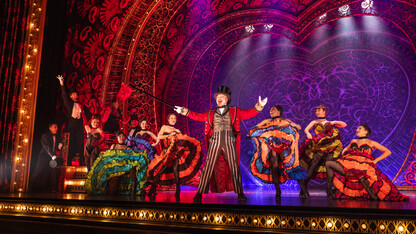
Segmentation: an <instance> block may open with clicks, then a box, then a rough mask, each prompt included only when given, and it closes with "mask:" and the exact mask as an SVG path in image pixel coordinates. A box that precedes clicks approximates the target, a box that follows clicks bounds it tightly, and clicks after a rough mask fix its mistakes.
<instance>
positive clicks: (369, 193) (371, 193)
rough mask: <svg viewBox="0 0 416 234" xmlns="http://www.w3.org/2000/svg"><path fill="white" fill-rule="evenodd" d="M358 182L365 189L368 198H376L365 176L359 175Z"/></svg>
mask: <svg viewBox="0 0 416 234" xmlns="http://www.w3.org/2000/svg"><path fill="white" fill-rule="evenodd" d="M360 182H361V184H362V185H363V187H364V188H365V190H366V191H367V193H368V195H369V196H370V198H371V199H373V200H378V197H377V195H376V193H375V192H374V190H373V189H372V188H371V187H370V183H369V182H368V180H367V178H365V177H361V178H360Z"/></svg>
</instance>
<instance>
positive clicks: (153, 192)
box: [147, 183, 156, 197]
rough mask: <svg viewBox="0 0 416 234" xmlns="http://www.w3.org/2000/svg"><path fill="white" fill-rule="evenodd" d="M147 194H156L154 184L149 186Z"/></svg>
mask: <svg viewBox="0 0 416 234" xmlns="http://www.w3.org/2000/svg"><path fill="white" fill-rule="evenodd" d="M147 196H149V197H154V196H156V184H154V183H153V184H152V187H150V189H149V192H148V193H147Z"/></svg>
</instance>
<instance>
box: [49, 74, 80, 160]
mask: <svg viewBox="0 0 416 234" xmlns="http://www.w3.org/2000/svg"><path fill="white" fill-rule="evenodd" d="M56 78H58V80H59V83H60V85H61V93H62V100H63V102H64V106H65V110H66V114H67V116H68V120H67V122H66V126H65V130H66V132H69V133H70V135H69V144H68V160H67V164H68V166H72V159H73V158H74V157H75V156H77V155H78V156H79V165H80V166H82V165H83V164H84V122H83V116H82V115H83V111H84V109H86V108H83V106H82V104H80V103H78V92H77V91H76V90H75V89H73V90H70V92H69V95H68V92H67V90H66V88H65V86H64V77H63V76H61V75H58V76H57V77H56Z"/></svg>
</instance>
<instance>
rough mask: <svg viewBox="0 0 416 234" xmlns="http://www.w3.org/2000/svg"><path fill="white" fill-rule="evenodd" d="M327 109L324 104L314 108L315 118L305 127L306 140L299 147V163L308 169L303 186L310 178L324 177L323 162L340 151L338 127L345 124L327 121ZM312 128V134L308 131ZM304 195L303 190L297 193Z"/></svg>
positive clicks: (329, 159) (333, 157) (331, 158)
mask: <svg viewBox="0 0 416 234" xmlns="http://www.w3.org/2000/svg"><path fill="white" fill-rule="evenodd" d="M327 111H328V109H327V108H326V107H325V106H324V105H319V106H317V107H316V108H315V115H316V117H318V119H317V120H313V121H312V122H310V123H309V124H308V126H307V127H306V128H305V130H304V131H305V133H306V137H307V138H306V140H305V142H303V143H302V145H301V147H300V154H299V155H300V165H301V166H302V167H304V168H306V169H307V170H308V177H307V178H306V179H305V180H304V183H305V186H306V187H307V186H308V183H309V181H310V180H311V179H315V178H316V179H325V177H326V169H325V162H326V161H333V160H335V158H337V157H338V156H339V155H340V153H341V151H342V147H343V146H342V142H341V135H340V133H341V131H340V129H339V128H344V127H346V126H347V124H346V123H344V122H342V121H329V120H327V119H326V113H327ZM311 130H313V134H311V133H310V131H311ZM299 196H300V197H305V196H307V194H305V193H304V192H303V190H302V191H301V192H300V194H299Z"/></svg>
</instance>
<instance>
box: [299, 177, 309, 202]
mask: <svg viewBox="0 0 416 234" xmlns="http://www.w3.org/2000/svg"><path fill="white" fill-rule="evenodd" d="M300 181H302V180H298V183H299V186H300V192H299V197H301V198H309V191H308V183H309V179H308V178H306V179H305V180H303V181H302V185H301V183H300ZM302 187H304V189H302Z"/></svg>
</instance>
